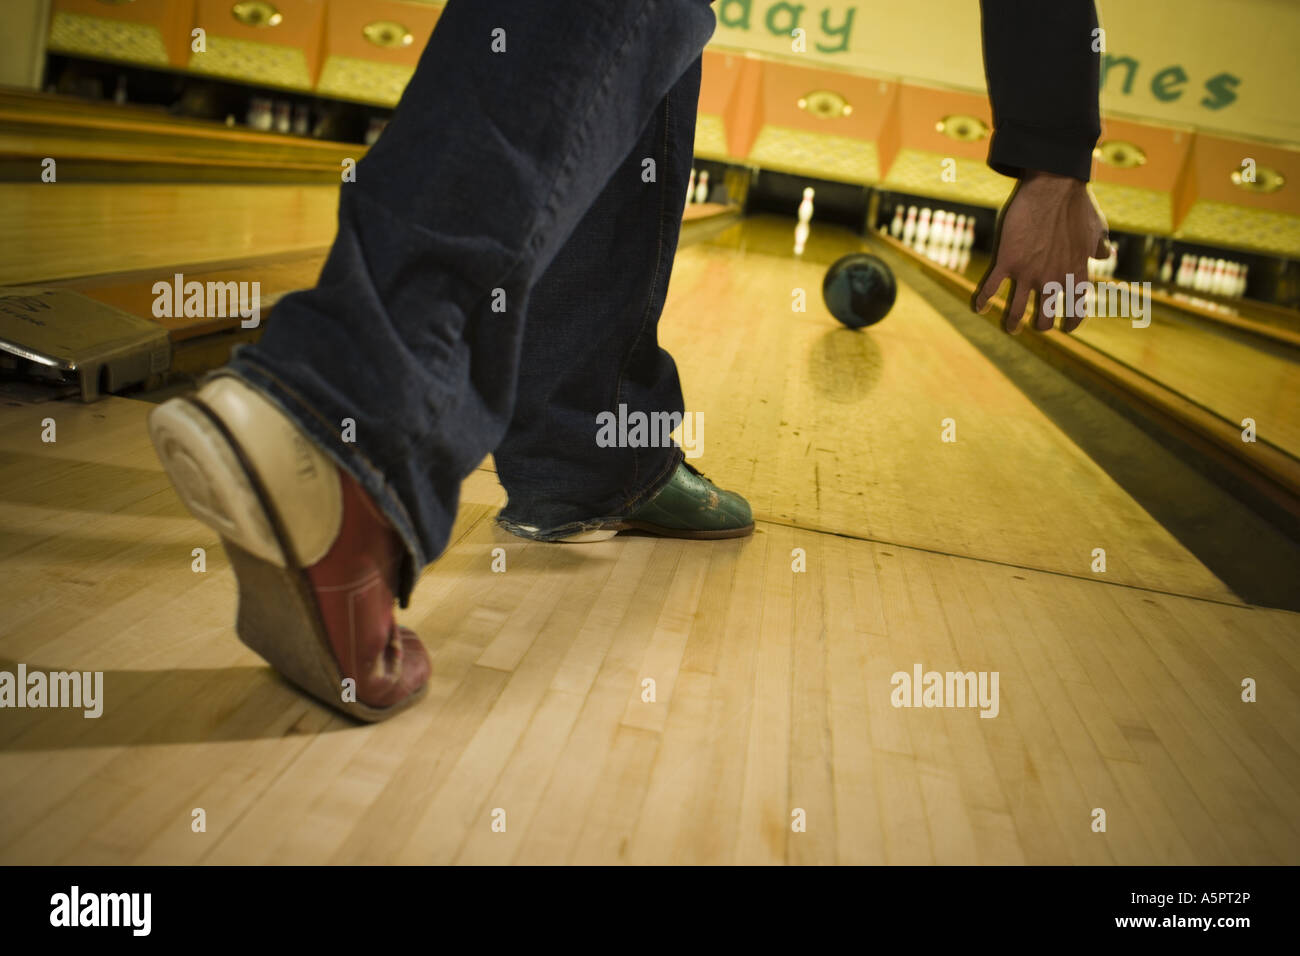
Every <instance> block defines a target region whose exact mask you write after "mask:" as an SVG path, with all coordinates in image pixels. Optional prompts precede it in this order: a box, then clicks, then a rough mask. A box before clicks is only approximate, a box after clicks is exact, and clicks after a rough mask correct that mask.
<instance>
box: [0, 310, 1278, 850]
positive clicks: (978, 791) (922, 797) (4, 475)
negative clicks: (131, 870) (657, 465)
mask: <svg viewBox="0 0 1300 956" xmlns="http://www.w3.org/2000/svg"><path fill="white" fill-rule="evenodd" d="M891 318H897V316H893V317H891ZM149 408H150V406H149V405H147V404H146V403H143V402H139V401H133V400H128V399H121V398H109V399H106V400H105V401H103V402H100V403H98V404H95V405H91V406H83V405H80V404H75V403H74V404H57V405H54V404H50V403H46V404H42V405H30V406H12V405H10V406H0V469H2V471H0V606H2V607H4V608H5V609H6V613H5V614H4V615H0V669H5V670H9V671H11V672H12V671H13V670H14V667H15V662H24V663H26V664H27V666H28V667H29V668H33V669H35V668H41V669H45V670H56V669H58V670H63V669H78V670H83V669H90V670H102V671H104V672H105V673H104V710H103V714H102V716H100V717H99V718H97V719H84V718H82V717H81V716H80V714H79V713H75V712H68V711H55V710H31V709H24V710H5V711H3V712H0V807H3V809H4V812H3V813H0V863H4V864H12V863H76V864H97V863H168V864H183V863H212V864H223V863H258V862H269V863H281V864H289V863H316V862H338V863H391V862H418V863H442V862H456V863H494V862H515V863H560V862H572V863H674V862H675V863H690V862H698V863H718V864H726V863H769V862H771V863H781V862H785V863H805V864H827V863H930V862H934V863H1008V864H1016V863H1044V864H1069V863H1098V864H1106V863H1119V864H1141V863H1226V864H1232V863H1236V864H1247V863H1253V864H1261V863H1262V864H1295V863H1297V862H1300V744H1298V743H1297V742H1298V741H1300V647H1298V645H1297V644H1296V642H1295V640H1294V637H1295V634H1296V633H1297V628H1300V615H1296V614H1292V613H1288V612H1282V611H1267V610H1260V609H1255V608H1248V607H1242V606H1234V605H1230V604H1223V603H1218V602H1214V601H1207V600H1202V599H1197V598H1189V597H1179V596H1174V595H1168V594H1161V593H1154V592H1150V591H1142V590H1138V589H1134V588H1128V587H1122V586H1116V585H1115V584H1112V583H1108V582H1107V581H1105V580H1100V579H1085V578H1080V577H1074V576H1070V575H1062V574H1055V573H1050V572H1045V571H1036V570H1029V569H1025V568H1015V567H1007V566H1005V565H1000V564H993V563H989V562H984V561H979V560H974V559H971V558H965V557H958V556H952V555H949V554H941V553H937V552H935V551H926V550H916V549H912V548H905V547H899V546H895V545H888V544H882V543H879V542H873V541H864V540H859V539H855V538H851V537H845V536H843V535H839V534H828V533H820V532H816V531H810V530H805V529H801V528H795V527H792V526H790V525H787V524H774V523H768V522H760V524H759V527H758V530H757V532H756V534H755V535H754V536H753V537H751V538H749V539H744V540H734V541H723V542H686V541H670V540H657V539H653V538H649V537H620V538H616V539H614V540H612V541H608V542H603V543H600V544H596V545H590V546H581V547H579V546H574V547H561V546H553V545H541V544H537V543H533V542H528V541H524V540H521V539H518V538H513V537H510V536H508V535H505V534H504V533H502V532H500V531H499V530H498V529H496V528H495V526H494V524H493V523H492V521H491V516H492V514H493V513H494V512H495V510H496V508H497V507H498V506H499V505H500V504H501V501H502V497H501V491H500V489H499V487H498V486H497V485H496V484H495V482H494V481H493V479H492V476H491V474H490V473H489V472H486V471H479V472H476V473H475V474H474V476H472V477H471V479H470V481H468V482H467V483H466V487H465V494H464V500H463V502H462V505H461V510H460V515H459V518H458V522H457V527H456V530H455V532H454V533H453V545H452V547H451V548H450V549H449V551H448V552H447V554H446V555H445V556H444V557H443V558H442V559H441V560H440V561H439V562H438V563H437V564H435V565H434V566H433V568H431V569H430V570H429V571H428V572H426V574H425V575H424V576H423V578H422V579H421V581H420V584H419V587H418V588H417V589H416V592H415V595H414V600H413V602H412V605H411V607H410V608H408V609H407V610H406V611H403V612H400V614H399V617H400V619H401V621H402V622H403V623H404V624H407V625H409V626H412V627H414V628H416V629H417V630H418V631H419V632H420V633H421V635H422V637H423V638H424V640H425V642H426V644H427V646H428V647H429V650H430V652H431V655H432V658H433V662H434V676H433V680H432V684H431V687H430V691H429V695H428V697H427V698H426V699H425V700H424V701H422V702H421V703H420V704H419V705H418V706H417V707H415V708H414V709H412V710H411V711H409V712H407V713H405V714H403V715H401V716H400V717H398V718H397V719H395V720H393V721H391V722H388V723H385V724H380V725H374V726H356V725H353V724H351V723H349V722H347V721H345V720H344V719H342V718H339V717H336V716H334V715H333V714H332V712H329V711H326V710H325V709H323V708H322V707H319V706H318V705H316V704H314V703H311V702H310V701H308V700H306V699H305V698H303V697H301V696H300V695H299V694H298V693H297V692H295V691H294V690H292V689H291V688H289V687H288V686H286V685H285V684H284V683H283V682H282V681H280V680H279V679H277V678H276V677H275V676H274V675H273V674H272V673H271V672H270V671H269V669H267V668H266V667H265V666H264V665H263V664H262V663H261V661H260V660H259V659H258V658H257V657H256V656H255V655H253V654H252V653H251V652H250V651H248V650H246V649H245V648H244V647H243V645H241V644H240V643H239V642H238V641H237V640H236V639H235V637H234V635H233V631H232V626H231V625H232V621H233V615H234V601H235V591H234V581H233V578H232V576H231V574H230V571H229V568H228V566H227V563H226V560H225V557H224V555H223V554H222V551H221V549H220V547H219V546H218V544H217V541H216V538H215V536H214V535H213V533H212V532H211V531H209V530H208V529H207V528H206V527H205V526H203V525H200V524H198V523H196V522H194V521H192V520H190V519H189V518H188V517H187V516H186V515H185V512H184V509H183V508H182V507H181V505H180V504H179V502H177V500H176V498H175V496H174V494H173V493H172V492H171V490H170V489H169V487H168V486H167V483H166V481H165V479H164V477H163V475H162V472H161V469H160V466H159V465H158V463H157V461H156V459H155V458H154V456H153V453H152V450H151V449H150V447H149V442H148V438H147V435H146V433H145V429H144V417H145V414H146V413H147V412H148V410H149ZM51 415H52V416H53V417H55V418H56V420H57V421H58V423H59V441H58V442H57V443H55V444H45V443H42V442H40V440H39V437H38V436H39V429H40V420H41V419H42V418H44V417H47V416H51ZM1023 428H1024V431H1025V433H1026V434H1032V433H1031V432H1030V430H1029V428H1028V426H1023ZM742 437H743V436H741V435H728V434H726V433H714V436H713V439H712V440H714V441H716V442H717V443H718V450H719V451H725V450H726V449H727V448H728V447H731V446H733V445H735V444H737V443H739V441H740V440H741V439H742ZM747 490H751V489H747ZM195 547H204V548H206V549H207V570H206V571H204V572H203V573H196V572H194V571H193V570H192V562H193V560H194V559H193V557H192V549H193V548H195ZM495 548H502V549H504V551H505V555H506V561H507V570H506V571H505V572H504V573H494V572H493V571H492V570H491V566H492V561H493V553H492V552H493V549H495ZM794 548H803V549H804V550H805V552H806V554H807V571H806V572H804V573H794V572H792V570H791V566H790V560H791V552H792V550H793V549H794ZM917 664H920V665H921V666H922V667H923V668H925V669H927V670H928V669H933V670H937V671H948V670H974V671H997V672H998V674H999V695H998V716H997V717H996V718H992V719H984V718H981V717H979V715H978V712H977V711H976V710H974V709H957V708H950V709H914V708H895V707H894V706H892V704H891V694H892V693H893V686H892V684H891V676H892V675H893V674H894V673H895V672H898V671H903V672H910V671H911V670H912V669H913V667H914V665H917ZM1242 675H1250V676H1256V677H1258V678H1259V680H1260V686H1261V694H1260V699H1259V702H1258V703H1256V704H1251V705H1245V704H1242V703H1240V701H1239V699H1238V694H1239V683H1240V679H1241V677H1242ZM646 678H653V679H654V680H655V689H656V694H655V700H654V702H653V703H648V702H646V701H644V700H643V698H642V695H643V691H644V685H643V681H644V680H645V679H646ZM200 807H201V808H203V810H204V811H205V813H206V822H207V830H206V832H205V833H197V834H196V833H194V832H193V831H192V829H191V823H192V819H193V817H192V812H193V810H194V809H195V808H200ZM1095 807H1102V808H1104V809H1105V810H1106V812H1107V831H1106V832H1105V833H1104V834H1101V833H1094V832H1093V831H1092V827H1091V822H1092V812H1093V808H1095ZM497 808H500V809H502V810H504V811H505V813H506V822H507V828H506V832H504V833H494V832H493V831H492V821H493V812H494V810H496V809H497ZM796 809H801V810H803V811H804V812H805V814H806V819H807V830H806V832H803V833H794V832H792V831H791V819H792V817H791V814H792V813H793V812H794V811H795V810H796Z"/></svg>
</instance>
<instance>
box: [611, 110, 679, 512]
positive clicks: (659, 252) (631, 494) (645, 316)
mask: <svg viewBox="0 0 1300 956" xmlns="http://www.w3.org/2000/svg"><path fill="white" fill-rule="evenodd" d="M671 99H672V92H671V91H669V93H667V94H666V95H665V96H664V100H663V121H664V135H663V143H662V146H663V152H662V154H661V155H662V157H663V166H664V169H665V170H667V169H668V168H669V163H668V143H669V139H670V137H671V135H672V133H671V131H672V114H671V112H670V111H671V107H670V105H669V103H670V101H671ZM655 112H656V113H657V112H659V111H658V110H656V111H655ZM666 192H667V190H666V189H660V190H659V208H658V210H657V211H656V214H655V221H656V223H657V224H658V228H659V232H658V235H657V237H656V240H655V266H654V272H653V273H652V279H651V281H650V288H649V290H648V291H647V294H646V301H645V308H644V309H643V310H642V312H641V325H640V327H639V328H638V329H637V333H636V335H635V336H634V337H633V338H632V341H631V343H630V344H629V345H628V348H627V351H625V352H624V353H623V359H622V361H621V362H620V363H619V367H618V378H617V379H616V380H615V385H614V407H615V408H617V407H618V405H619V403H620V402H621V401H622V400H623V390H624V380H625V379H626V377H627V367H628V364H629V363H630V362H631V361H632V354H633V353H634V352H635V351H636V349H637V346H638V345H640V344H641V339H642V337H644V335H645V330H646V325H647V324H648V323H649V320H650V311H651V306H652V304H653V303H654V299H655V295H656V293H657V292H658V290H659V283H660V280H661V276H662V269H663V261H664V210H665V205H664V194H665V193H666ZM640 476H641V465H640V455H639V453H638V452H637V450H636V449H633V450H632V489H633V490H630V491H628V492H627V493H626V497H625V500H624V503H623V506H624V508H625V509H626V508H630V507H631V506H632V502H633V501H635V500H636V496H637V495H638V494H639V493H640V492H639V491H637V490H635V489H637V487H638V485H639V484H640V481H639V479H640Z"/></svg>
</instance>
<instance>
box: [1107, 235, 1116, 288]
mask: <svg viewBox="0 0 1300 956" xmlns="http://www.w3.org/2000/svg"><path fill="white" fill-rule="evenodd" d="M1118 267H1119V243H1118V242H1112V243H1111V244H1110V256H1109V257H1108V258H1107V259H1106V278H1107V279H1113V278H1115V270H1116V269H1117V268H1118Z"/></svg>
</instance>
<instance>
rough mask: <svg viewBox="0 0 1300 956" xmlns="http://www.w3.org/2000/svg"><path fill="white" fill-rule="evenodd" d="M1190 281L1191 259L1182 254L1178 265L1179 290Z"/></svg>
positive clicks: (1187, 255)
mask: <svg viewBox="0 0 1300 956" xmlns="http://www.w3.org/2000/svg"><path fill="white" fill-rule="evenodd" d="M1191 281H1192V257H1191V256H1190V255H1189V254H1188V253H1186V252H1184V253H1183V258H1182V261H1181V262H1179V263H1178V285H1179V287H1180V288H1186V287H1187V286H1188V284H1189V283H1190V282H1191Z"/></svg>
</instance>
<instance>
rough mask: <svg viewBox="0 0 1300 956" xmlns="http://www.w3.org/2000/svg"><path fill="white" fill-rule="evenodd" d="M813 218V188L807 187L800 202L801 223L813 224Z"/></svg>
mask: <svg viewBox="0 0 1300 956" xmlns="http://www.w3.org/2000/svg"><path fill="white" fill-rule="evenodd" d="M812 217H813V188H812V187H811V186H807V187H805V188H804V191H803V199H801V200H800V201H799V221H800V222H812Z"/></svg>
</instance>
